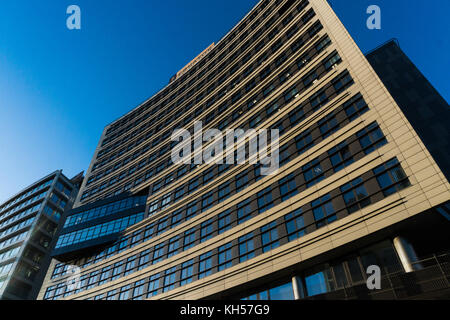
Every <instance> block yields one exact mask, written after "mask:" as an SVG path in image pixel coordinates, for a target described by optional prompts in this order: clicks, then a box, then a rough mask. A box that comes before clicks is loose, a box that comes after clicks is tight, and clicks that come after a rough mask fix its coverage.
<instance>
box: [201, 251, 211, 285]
mask: <svg viewBox="0 0 450 320" xmlns="http://www.w3.org/2000/svg"><path fill="white" fill-rule="evenodd" d="M211 274H212V252H211V251H209V252H207V253H205V254H202V255H201V256H200V258H199V265H198V278H199V279H202V278H204V277H207V276H209V275H211Z"/></svg>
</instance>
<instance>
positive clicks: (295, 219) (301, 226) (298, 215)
mask: <svg viewBox="0 0 450 320" xmlns="http://www.w3.org/2000/svg"><path fill="white" fill-rule="evenodd" d="M284 219H285V221H286V229H287V234H288V239H289V241H294V240H296V239H298V238H300V237H303V236H304V235H305V234H306V226H305V220H304V217H303V212H302V209H297V210H295V211H294V212H291V213H288V214H287V215H286V216H285V217H284Z"/></svg>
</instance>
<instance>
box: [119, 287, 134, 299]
mask: <svg viewBox="0 0 450 320" xmlns="http://www.w3.org/2000/svg"><path fill="white" fill-rule="evenodd" d="M130 288H131V285H127V286H124V287H122V288H121V289H120V292H119V300H128V298H129V296H130Z"/></svg>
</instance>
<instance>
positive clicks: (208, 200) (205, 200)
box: [202, 191, 214, 212]
mask: <svg viewBox="0 0 450 320" xmlns="http://www.w3.org/2000/svg"><path fill="white" fill-rule="evenodd" d="M213 195H214V193H213V191H211V192H208V193H207V194H205V195H204V196H203V197H202V212H204V211H206V210H208V209H209V208H211V207H212V204H213V198H214V197H213Z"/></svg>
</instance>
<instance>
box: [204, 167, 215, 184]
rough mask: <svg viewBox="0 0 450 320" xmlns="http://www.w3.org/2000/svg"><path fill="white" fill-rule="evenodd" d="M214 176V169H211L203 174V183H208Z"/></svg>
mask: <svg viewBox="0 0 450 320" xmlns="http://www.w3.org/2000/svg"><path fill="white" fill-rule="evenodd" d="M213 178H214V169H210V170H208V171H207V172H206V173H205V175H204V176H203V184H207V183H208V182H209V181H211V180H212V179H213Z"/></svg>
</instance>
